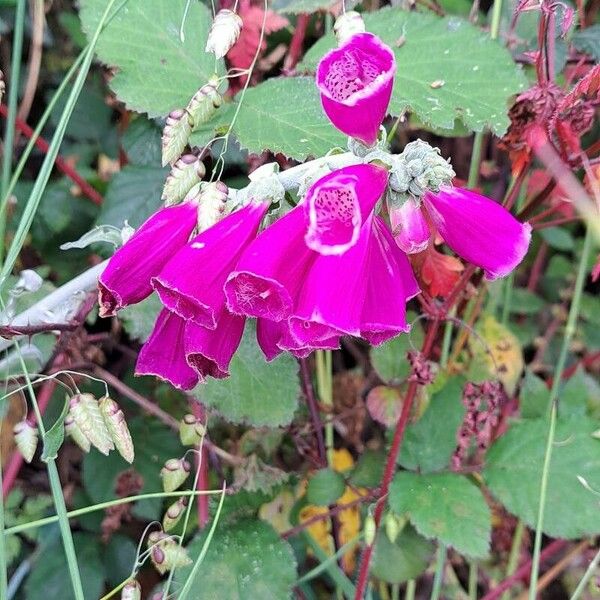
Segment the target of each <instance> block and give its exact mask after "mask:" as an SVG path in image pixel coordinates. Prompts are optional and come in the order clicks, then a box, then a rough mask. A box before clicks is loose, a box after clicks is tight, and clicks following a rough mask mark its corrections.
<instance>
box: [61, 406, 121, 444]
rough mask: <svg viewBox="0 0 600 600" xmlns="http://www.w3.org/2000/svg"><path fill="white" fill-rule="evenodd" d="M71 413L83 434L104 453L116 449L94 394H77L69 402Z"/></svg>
mask: <svg viewBox="0 0 600 600" xmlns="http://www.w3.org/2000/svg"><path fill="white" fill-rule="evenodd" d="M69 414H70V415H71V416H72V417H73V420H74V421H75V423H76V424H77V425H78V426H79V428H80V429H81V431H82V433H83V435H85V437H86V438H87V439H88V440H89V441H90V442H91V443H92V445H93V446H95V447H96V448H97V449H98V450H99V451H100V452H102V454H108V453H109V452H110V451H111V450H113V449H114V447H115V446H114V444H113V441H112V439H111V436H110V433H109V431H108V429H107V427H106V424H105V423H104V419H103V417H102V413H101V412H100V407H99V406H98V401H97V400H96V398H94V396H93V395H92V394H75V396H73V397H72V398H71V400H70V403H69Z"/></svg>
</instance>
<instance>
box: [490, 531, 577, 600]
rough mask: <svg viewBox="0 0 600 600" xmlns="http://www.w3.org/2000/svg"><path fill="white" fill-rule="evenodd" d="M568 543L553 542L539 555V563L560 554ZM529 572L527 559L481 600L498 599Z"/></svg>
mask: <svg viewBox="0 0 600 600" xmlns="http://www.w3.org/2000/svg"><path fill="white" fill-rule="evenodd" d="M568 544H569V542H567V541H566V540H554V541H553V542H551V543H550V544H548V545H547V546H546V547H545V548H544V549H543V550H542V552H541V554H540V563H541V562H543V561H545V560H547V559H548V558H550V557H551V556H554V555H555V554H556V553H558V552H560V551H561V550H562V549H563V548H566V547H567V546H568ZM530 571H531V558H528V559H527V560H526V561H525V562H524V563H523V564H522V565H521V566H520V567H519V568H518V569H517V570H516V571H515V572H514V573H513V574H512V575H511V576H510V577H507V578H506V579H505V580H504V581H502V582H501V583H499V584H498V585H497V586H496V587H495V588H494V589H493V590H491V591H490V592H488V593H487V594H486V595H485V596H484V597H483V598H481V600H496V598H500V596H502V594H503V593H504V592H505V591H506V590H509V589H510V588H511V587H512V586H513V585H514V584H515V583H517V581H519V580H521V579H523V578H525V577H527V576H528V575H529V572H530Z"/></svg>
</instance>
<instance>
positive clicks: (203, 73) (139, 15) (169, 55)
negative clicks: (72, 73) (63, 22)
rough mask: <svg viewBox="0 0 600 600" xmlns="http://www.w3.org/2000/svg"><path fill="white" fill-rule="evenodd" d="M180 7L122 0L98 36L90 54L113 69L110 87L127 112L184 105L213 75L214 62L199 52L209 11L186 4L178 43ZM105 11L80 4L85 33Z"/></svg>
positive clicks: (174, 2) (162, 0)
mask: <svg viewBox="0 0 600 600" xmlns="http://www.w3.org/2000/svg"><path fill="white" fill-rule="evenodd" d="M118 4H119V3H117V5H118ZM185 6H186V0H128V2H127V3H126V5H125V6H124V7H123V8H122V9H121V10H119V12H118V13H117V14H116V16H115V17H114V18H113V19H112V20H111V21H110V23H109V24H108V26H107V27H106V28H105V30H104V31H103V32H102V34H101V35H100V39H99V40H98V44H97V46H96V52H97V53H98V57H99V58H100V60H101V61H102V62H104V63H106V64H108V65H111V66H115V67H117V68H118V71H117V73H116V75H115V76H114V77H113V78H112V80H111V87H112V88H113V90H114V91H115V93H116V94H117V96H118V97H119V99H120V100H122V101H123V102H125V104H127V106H128V107H129V108H132V109H134V110H137V111H138V112H147V113H148V114H149V115H150V116H164V115H166V114H168V113H169V112H170V111H171V110H173V109H175V108H180V107H182V106H185V105H186V104H187V103H188V101H189V99H190V98H191V97H192V95H193V94H194V92H196V90H197V89H198V88H199V87H201V86H202V85H204V84H205V83H206V82H207V81H208V79H209V77H210V76H211V75H212V74H213V72H214V69H215V58H214V56H213V55H212V54H208V53H207V52H204V45H205V43H206V38H207V36H208V29H209V27H210V24H211V15H210V12H209V10H208V8H207V7H206V6H205V5H204V4H202V3H200V2H191V3H189V11H188V14H187V18H186V20H185V27H184V33H185V41H183V42H182V41H181V39H180V37H179V29H180V27H181V23H182V19H183V14H184V10H185ZM105 8H106V0H82V1H81V13H80V14H81V21H82V24H83V28H84V30H85V31H86V33H87V34H88V35H89V34H90V32H93V31H94V30H95V28H96V26H97V24H98V22H99V20H100V17H101V15H102V13H103V11H104V9H105ZM218 69H219V70H221V69H222V62H221V61H219V63H218Z"/></svg>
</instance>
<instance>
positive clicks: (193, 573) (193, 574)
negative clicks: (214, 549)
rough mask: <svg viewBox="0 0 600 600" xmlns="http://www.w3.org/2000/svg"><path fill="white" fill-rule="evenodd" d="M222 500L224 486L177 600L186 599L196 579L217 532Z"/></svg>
mask: <svg viewBox="0 0 600 600" xmlns="http://www.w3.org/2000/svg"><path fill="white" fill-rule="evenodd" d="M224 500H225V484H223V489H222V491H221V499H220V500H219V506H218V507H217V512H216V514H215V518H214V519H213V522H212V525H211V526H210V531H209V532H208V535H207V536H206V540H205V541H204V545H203V546H202V550H201V551H200V554H199V556H198V558H197V559H196V562H195V563H194V566H193V567H192V570H191V571H190V574H189V575H188V578H187V579H186V580H185V584H184V586H183V589H182V590H181V593H180V594H179V597H178V598H179V600H185V599H186V598H187V595H188V594H189V593H190V590H191V589H192V585H193V583H194V580H195V579H196V575H197V574H198V569H200V565H201V564H202V562H203V561H204V557H205V556H206V553H207V552H208V547H209V546H210V542H211V541H212V538H213V536H214V535H215V531H216V530H217V524H218V523H219V517H220V516H221V509H222V508H223V501H224Z"/></svg>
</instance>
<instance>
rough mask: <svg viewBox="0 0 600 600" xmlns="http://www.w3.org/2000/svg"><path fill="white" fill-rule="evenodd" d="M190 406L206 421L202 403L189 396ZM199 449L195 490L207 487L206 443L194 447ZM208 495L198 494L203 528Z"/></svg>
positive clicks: (206, 515) (197, 415) (199, 515)
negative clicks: (198, 471) (198, 472)
mask: <svg viewBox="0 0 600 600" xmlns="http://www.w3.org/2000/svg"><path fill="white" fill-rule="evenodd" d="M190 406H191V408H192V412H193V413H194V416H195V417H196V418H197V419H201V420H202V422H203V423H206V410H205V409H204V405H203V404H201V403H200V402H198V401H197V400H195V399H193V398H190ZM196 449H197V450H200V452H201V454H197V455H196V465H199V466H200V474H199V476H198V482H197V484H196V490H197V491H199V492H202V491H206V490H207V489H208V452H207V448H206V444H202V448H201V449H200V446H198V447H197V448H196ZM208 518H209V516H208V496H207V495H205V494H204V495H201V496H198V525H199V527H200V529H203V528H204V527H205V525H206V524H207V523H208Z"/></svg>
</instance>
